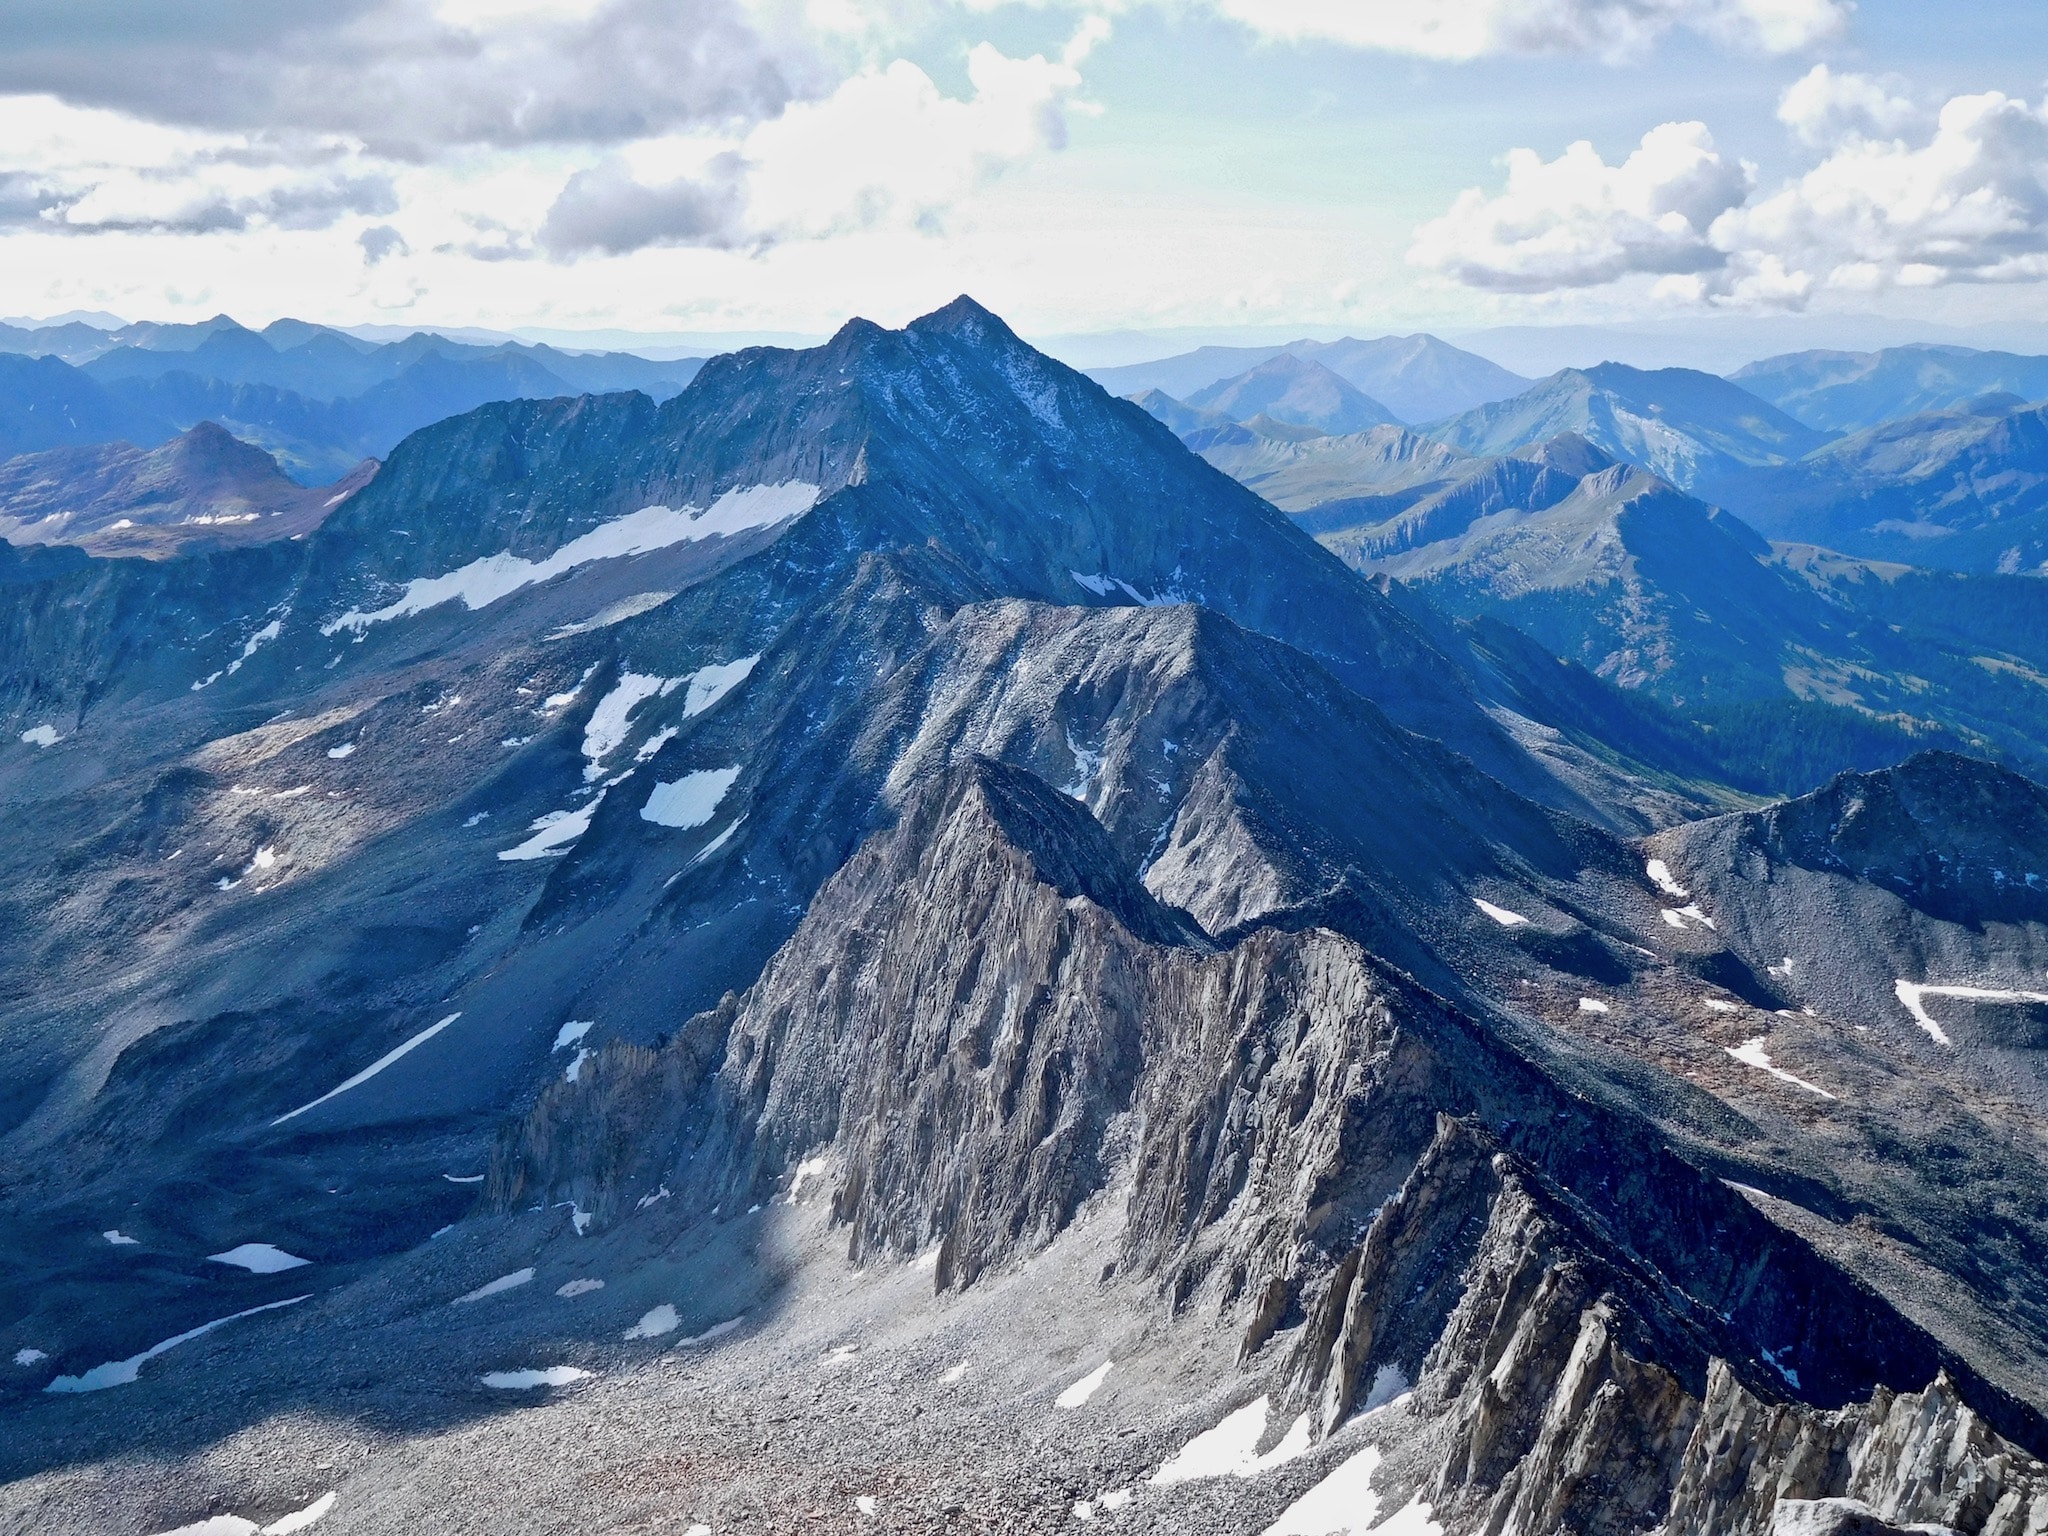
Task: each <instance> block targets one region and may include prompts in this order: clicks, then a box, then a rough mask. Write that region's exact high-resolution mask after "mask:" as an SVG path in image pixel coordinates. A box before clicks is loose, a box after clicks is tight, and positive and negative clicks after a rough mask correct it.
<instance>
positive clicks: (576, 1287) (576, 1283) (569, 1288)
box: [555, 1280, 604, 1299]
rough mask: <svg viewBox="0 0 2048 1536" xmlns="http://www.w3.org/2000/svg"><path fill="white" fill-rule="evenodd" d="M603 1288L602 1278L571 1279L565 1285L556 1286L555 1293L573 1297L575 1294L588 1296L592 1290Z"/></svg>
mask: <svg viewBox="0 0 2048 1536" xmlns="http://www.w3.org/2000/svg"><path fill="white" fill-rule="evenodd" d="M603 1289H604V1282H603V1281H602V1280H571V1281H569V1282H568V1283H567V1284H566V1285H558V1286H556V1287H555V1294H556V1295H557V1296H567V1297H570V1298H572V1299H573V1298H575V1297H577V1296H588V1295H589V1294H590V1293H591V1292H592V1291H601V1290H603Z"/></svg>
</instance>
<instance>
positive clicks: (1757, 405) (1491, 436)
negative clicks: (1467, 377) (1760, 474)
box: [1427, 363, 1828, 490]
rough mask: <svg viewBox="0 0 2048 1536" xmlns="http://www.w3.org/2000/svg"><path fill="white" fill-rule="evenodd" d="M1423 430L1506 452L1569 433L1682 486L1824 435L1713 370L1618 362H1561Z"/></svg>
mask: <svg viewBox="0 0 2048 1536" xmlns="http://www.w3.org/2000/svg"><path fill="white" fill-rule="evenodd" d="M1427 430H1428V433H1429V435H1430V436H1432V437H1434V438H1436V439H1437V440H1438V441H1440V442H1445V443H1449V444H1450V445H1451V446H1452V447H1454V448H1461V449H1463V450H1464V451H1465V452H1467V453H1474V454H1486V455H1491V454H1503V453H1514V452H1515V451H1517V450H1518V449H1522V448H1528V447H1533V446H1534V445H1535V444H1538V443H1543V442H1547V441H1549V440H1550V439H1551V438H1554V437H1557V436H1559V435H1561V434H1563V433H1567V432H1569V433H1573V434H1575V435H1577V436H1579V437H1581V438H1584V439H1585V440H1586V441H1587V442H1589V443H1592V444H1593V445H1594V446H1595V447H1597V448H1600V449H1602V450H1604V451H1605V452H1607V453H1610V454H1612V455H1613V456H1614V457H1615V458H1616V459H1619V460H1623V461H1626V462H1627V463H1631V464H1635V465H1638V466H1640V467H1641V468H1644V469H1647V470H1650V471H1651V472H1653V473H1655V474H1657V475H1659V476H1661V477H1662V478H1664V479H1665V480H1668V481H1670V482H1671V483H1672V484H1673V485H1676V486H1679V487H1680V488H1682V489H1686V490H1692V489H1696V488H1699V487H1702V486H1706V485H1709V484H1711V483H1712V482H1714V481H1716V480H1720V479H1723V478H1726V477H1727V476H1729V475H1731V474H1735V473H1738V472H1740V471H1742V470H1745V469H1749V468H1753V467H1755V466H1757V465H1763V464H1783V463H1786V462H1788V461H1789V460H1792V459H1796V458H1800V457H1802V456H1804V455H1805V454H1807V453H1810V452H1811V451H1812V450H1813V449H1815V448H1817V447H1819V446H1820V445H1821V444H1822V443H1825V442H1826V441H1827V440H1828V435H1827V434H1826V433H1823V432H1817V431H1815V430H1814V429H1813V428H1811V427H1807V426H1803V425H1802V424H1800V423H1799V422H1797V421H1794V420H1793V419H1792V418H1791V417H1790V416H1787V415H1786V414H1785V413H1784V412H1783V411H1780V410H1778V409H1777V408H1776V407H1775V406H1772V405H1770V404H1767V403H1766V402H1765V401H1762V400H1760V399H1758V398H1757V397H1756V396H1755V395H1752V394H1750V393H1749V392H1748V391H1747V390H1745V389H1743V388H1741V387H1740V386H1738V385H1735V384H1731V383H1729V382H1728V381H1727V380H1726V379H1722V378H1718V377H1716V376H1715V375H1713V374H1711V373H1695V372H1693V371H1691V370H1690V369H1685V368H1660V369H1656V370H1654V371H1646V370H1643V369H1640V368H1629V367H1625V366H1624V365H1622V364H1620V363H1602V364H1601V365H1600V366H1598V367H1597V368H1568V369H1566V370H1565V371H1564V372H1562V373H1559V374H1555V375H1553V376H1552V377H1550V378H1548V379H1545V380H1543V381H1542V382H1541V383H1539V384H1537V385H1535V386H1534V387H1532V388H1530V389H1528V390H1526V391H1524V392H1523V393H1522V394H1519V395H1516V396H1515V397H1513V398H1512V399H1509V400H1501V401H1497V402H1495V403H1493V404H1491V405H1482V406H1479V407H1477V408H1476V409H1474V410H1470V411H1467V412H1465V413H1464V414H1463V415H1461V416H1456V417H1453V418H1451V419H1450V420H1448V421H1440V422H1437V423H1435V424H1434V425H1433V426H1431V427H1429V428H1428V429H1427Z"/></svg>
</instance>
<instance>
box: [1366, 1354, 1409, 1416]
mask: <svg viewBox="0 0 2048 1536" xmlns="http://www.w3.org/2000/svg"><path fill="white" fill-rule="evenodd" d="M1407 1391H1408V1375H1407V1372H1405V1371H1403V1370H1402V1369H1401V1367H1399V1366H1398V1365H1383V1366H1381V1367H1380V1368H1379V1369H1378V1370H1377V1371H1375V1372H1373V1376H1372V1387H1371V1388H1370V1390H1368V1391H1367V1392H1366V1394H1365V1401H1364V1402H1362V1403H1360V1404H1359V1405H1358V1411H1359V1414H1360V1415H1361V1416H1363V1415H1365V1414H1368V1413H1377V1412H1379V1410H1380V1409H1382V1408H1388V1407H1391V1406H1393V1405H1394V1404H1395V1403H1398V1402H1399V1401H1400V1400H1401V1399H1402V1397H1403V1396H1404V1395H1405V1394H1406V1393H1407Z"/></svg>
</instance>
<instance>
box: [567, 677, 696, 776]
mask: <svg viewBox="0 0 2048 1536" xmlns="http://www.w3.org/2000/svg"><path fill="white" fill-rule="evenodd" d="M680 681H681V679H680V678H666V677H656V676H655V675H653V674H652V673H649V672H625V673H622V674H620V676H619V680H618V681H617V682H616V683H614V684H612V686H611V688H610V690H609V691H608V692H607V693H606V694H605V696H604V697H603V698H601V699H599V700H598V701H597V708H595V709H593V710H592V711H591V712H590V719H589V721H588V722H586V723H585V725H584V727H583V756H584V759H585V762H584V765H583V780H584V782H585V783H586V784H594V783H596V782H597V781H598V780H599V779H601V778H603V777H604V760H605V759H606V758H607V757H609V756H610V755H611V754H612V753H614V752H616V751H617V750H618V749H619V748H620V747H622V746H624V745H625V742H626V734H627V732H628V731H629V730H630V729H631V727H630V725H629V723H628V720H629V717H630V716H631V715H632V713H633V711H634V710H636V709H638V708H639V707H640V706H641V705H642V704H644V703H646V702H647V700H649V699H651V698H654V697H656V696H658V695H660V694H664V693H668V692H670V691H671V690H672V689H673V688H674V687H675V686H676V684H677V683H678V682H680Z"/></svg>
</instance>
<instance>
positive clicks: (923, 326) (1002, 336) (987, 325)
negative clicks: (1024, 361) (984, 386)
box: [904, 293, 1018, 346]
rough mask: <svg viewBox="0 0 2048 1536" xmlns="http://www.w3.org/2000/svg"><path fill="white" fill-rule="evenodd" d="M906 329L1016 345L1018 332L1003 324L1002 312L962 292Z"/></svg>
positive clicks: (911, 323) (966, 339)
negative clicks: (1000, 313) (999, 312)
mask: <svg viewBox="0 0 2048 1536" xmlns="http://www.w3.org/2000/svg"><path fill="white" fill-rule="evenodd" d="M904 329H905V330H907V331H911V332H914V333H918V334H931V335H940V336H958V337H959V338H960V339H961V340H963V341H976V342H978V341H983V340H994V341H997V342H1000V343H1008V344H1010V345H1012V346H1014V345H1017V343H1018V338H1017V333H1016V332H1015V331H1013V330H1011V329H1010V328H1009V326H1007V325H1006V324H1004V323H1003V319H1002V317H1001V316H1000V315H998V314H996V313H995V312H994V311H993V310H990V309H989V308H987V307H986V306H984V305H982V304H980V303H978V302H977V301H976V300H974V299H973V298H971V297H970V296H969V295H967V294H964V293H963V294H961V295H960V296H959V297H958V298H956V299H955V300H953V302H952V303H950V304H947V305H944V306H942V307H941V308H938V309H935V310H933V311H932V312H931V313H930V314H928V315H919V316H918V317H917V318H916V319H915V320H913V321H911V322H910V324H909V325H907V326H905V327H904Z"/></svg>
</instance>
